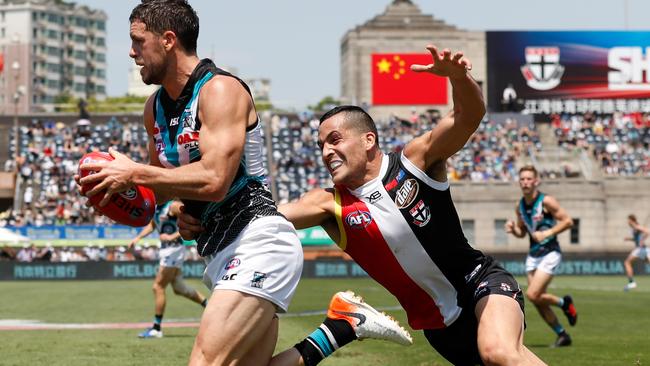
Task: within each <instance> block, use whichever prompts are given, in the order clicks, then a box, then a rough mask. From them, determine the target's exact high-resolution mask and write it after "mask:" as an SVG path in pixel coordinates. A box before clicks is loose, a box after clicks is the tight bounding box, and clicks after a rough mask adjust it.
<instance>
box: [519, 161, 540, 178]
mask: <svg viewBox="0 0 650 366" xmlns="http://www.w3.org/2000/svg"><path fill="white" fill-rule="evenodd" d="M522 172H533V175H535V178H537V177H538V176H539V174H538V173H537V169H535V166H534V165H531V164H528V165H524V166H522V167H521V169H519V174H521V173H522Z"/></svg>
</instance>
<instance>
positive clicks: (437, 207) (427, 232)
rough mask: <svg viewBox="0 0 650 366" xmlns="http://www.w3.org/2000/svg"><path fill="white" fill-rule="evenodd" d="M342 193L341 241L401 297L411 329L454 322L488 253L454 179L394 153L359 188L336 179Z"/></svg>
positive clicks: (339, 204)
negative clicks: (470, 234) (467, 228)
mask: <svg viewBox="0 0 650 366" xmlns="http://www.w3.org/2000/svg"><path fill="white" fill-rule="evenodd" d="M335 200H336V218H337V221H338V226H339V231H340V233H341V238H340V242H339V243H338V245H339V246H340V247H341V248H342V249H343V250H344V251H345V252H347V253H348V254H350V256H351V257H352V258H354V260H355V261H356V262H357V263H358V264H359V265H360V266H361V267H362V268H363V269H364V270H365V271H366V272H367V273H368V274H369V275H370V276H371V277H372V278H374V279H375V280H376V281H377V282H379V283H381V284H382V285H383V286H384V287H385V288H386V289H387V290H388V291H390V292H391V293H392V294H393V295H395V297H397V299H398V301H399V302H400V304H401V305H402V307H403V308H404V310H405V311H406V313H407V316H408V321H409V325H410V326H411V328H413V329H439V328H444V327H446V326H447V325H450V324H451V323H453V322H454V321H455V320H456V319H457V318H458V316H459V315H460V313H461V310H462V308H461V307H462V305H463V304H464V303H465V301H464V300H463V299H464V298H465V297H466V295H467V286H466V283H467V281H469V280H470V279H471V278H472V277H473V275H474V274H475V273H476V270H477V269H478V268H480V265H481V263H483V261H484V259H485V256H484V255H483V254H482V253H481V252H480V251H478V250H475V249H473V248H472V247H471V246H470V245H469V244H468V242H467V239H466V238H465V236H464V234H463V231H462V228H461V225H460V220H459V218H458V214H457V213H456V209H455V207H454V204H453V202H452V199H451V193H450V191H449V183H448V182H445V183H441V182H437V181H434V180H433V179H431V178H430V177H429V176H427V175H426V173H424V172H423V171H422V170H420V169H419V168H418V167H416V166H415V165H414V164H413V163H412V162H411V161H409V160H408V159H407V158H406V157H405V156H404V155H402V154H401V153H391V154H389V155H384V156H383V159H382V164H381V171H380V173H379V176H378V177H377V178H375V179H373V180H371V181H369V182H367V183H366V184H364V185H363V186H361V187H359V188H357V189H355V190H350V189H348V188H346V187H341V186H336V187H335ZM473 271H474V273H472V272H473ZM472 291H473V290H472Z"/></svg>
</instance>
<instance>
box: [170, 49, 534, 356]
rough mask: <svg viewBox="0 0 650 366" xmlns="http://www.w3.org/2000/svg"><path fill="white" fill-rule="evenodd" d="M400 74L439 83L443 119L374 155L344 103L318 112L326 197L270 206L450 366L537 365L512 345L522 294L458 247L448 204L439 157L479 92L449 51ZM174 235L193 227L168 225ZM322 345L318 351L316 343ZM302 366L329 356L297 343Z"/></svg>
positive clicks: (474, 119)
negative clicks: (312, 233) (368, 283)
mask: <svg viewBox="0 0 650 366" xmlns="http://www.w3.org/2000/svg"><path fill="white" fill-rule="evenodd" d="M427 48H428V50H429V51H430V52H431V54H432V56H433V63H432V64H430V65H413V66H412V70H414V71H418V72H430V73H433V74H436V75H439V76H443V77H448V78H449V80H450V82H451V85H452V88H453V91H452V95H453V100H454V111H453V112H451V113H450V114H449V115H447V116H446V117H445V118H443V119H442V120H441V121H440V122H439V123H438V125H437V126H435V127H434V128H433V130H432V131H430V132H427V133H425V134H423V135H422V136H419V137H417V138H415V139H413V140H412V141H410V142H409V143H408V144H407V145H406V146H405V147H404V150H403V151H402V152H400V153H391V154H383V153H382V151H381V150H380V148H379V144H378V136H377V127H376V126H375V123H374V121H373V120H372V118H371V117H370V116H369V115H368V114H367V113H366V112H365V111H364V110H363V109H361V108H359V107H356V106H341V107H337V108H334V109H333V110H331V111H329V112H327V113H326V114H325V115H324V116H323V117H322V118H321V123H320V126H319V129H318V144H319V146H320V148H321V150H322V157H323V163H324V164H325V166H326V168H327V169H328V170H329V172H330V174H331V176H332V180H333V182H334V185H335V186H334V188H330V189H314V190H311V191H309V192H307V193H306V194H305V195H304V196H303V197H302V198H301V199H300V200H299V201H297V202H293V203H289V204H286V205H281V206H280V207H279V210H280V212H282V213H283V214H284V215H285V216H286V217H287V218H288V219H289V220H290V221H291V222H293V224H294V225H295V226H296V227H297V228H307V227H311V226H317V225H321V226H322V227H323V228H324V229H325V230H326V231H327V232H328V234H329V235H330V237H331V238H332V239H333V240H334V241H335V242H336V243H337V244H338V245H339V247H341V248H342V249H343V250H344V251H345V252H346V253H348V254H349V255H350V256H351V257H352V258H353V259H354V260H355V261H356V262H357V263H358V264H359V265H360V266H361V267H362V268H363V269H364V270H365V271H366V272H367V273H368V274H369V275H370V276H371V277H372V278H373V279H375V280H376V281H377V282H379V283H380V284H382V285H383V286H384V287H385V288H386V289H387V290H388V291H390V292H391V293H392V294H393V295H394V296H395V297H396V298H397V299H398V300H399V302H400V304H401V305H402V307H403V308H404V310H406V313H407V316H408V320H409V324H410V325H411V328H413V329H418V330H424V335H425V336H426V338H427V340H428V341H429V343H430V344H431V345H432V346H433V347H434V348H435V349H436V350H437V351H438V352H439V353H440V354H441V355H442V356H443V357H445V358H446V359H447V360H449V361H450V362H452V363H453V364H456V365H475V364H486V365H541V364H544V363H543V362H542V361H541V360H540V359H539V358H537V356H535V355H534V354H533V353H532V352H531V351H530V350H529V349H528V348H526V347H525V346H524V345H523V333H524V312H523V306H524V303H523V295H522V293H521V290H520V288H519V285H518V284H517V282H516V281H515V279H514V278H513V277H512V275H510V273H508V272H506V271H505V270H504V269H503V268H502V267H501V266H499V265H498V264H497V263H496V262H495V261H494V260H493V259H492V258H491V257H488V256H486V255H484V254H483V253H481V252H480V251H478V250H475V249H473V248H472V247H471V246H470V245H469V243H468V242H467V239H466V238H465V236H464V234H463V231H462V228H461V224H460V220H459V217H458V214H457V213H456V209H455V208H454V204H453V201H452V198H451V193H450V186H449V181H448V180H447V166H446V160H447V158H449V157H450V156H452V155H453V154H455V153H456V152H457V151H458V150H460V149H461V148H462V147H463V145H465V143H466V142H467V140H468V139H469V137H470V136H471V135H472V134H473V133H474V131H475V130H476V128H477V127H478V125H479V123H480V122H481V120H482V118H483V116H484V114H485V105H484V103H483V97H482V94H481V90H480V87H479V86H478V84H477V83H476V82H475V81H474V79H473V78H472V77H471V76H470V75H469V73H468V71H467V70H468V69H469V68H470V67H469V63H468V61H467V60H465V59H463V54H462V53H460V52H458V53H455V54H453V55H452V53H451V52H450V51H449V50H444V51H442V52H441V53H438V50H437V49H436V48H435V47H434V46H428V47H427ZM179 227H180V229H181V234H182V235H183V236H184V237H192V236H193V235H196V232H200V231H201V227H200V222H199V220H196V219H193V218H192V217H190V216H189V215H186V214H182V215H181V216H180V217H179ZM325 346H327V345H325ZM295 347H296V349H298V350H299V351H300V353H301V354H302V355H303V359H304V360H305V364H306V365H307V366H312V365H315V364H317V363H318V362H319V361H320V360H321V359H322V358H323V356H327V355H328V354H329V353H330V352H329V350H328V348H327V347H323V346H322V345H321V344H315V343H314V342H310V341H309V340H305V341H303V342H301V343H299V344H297V345H296V346H295Z"/></svg>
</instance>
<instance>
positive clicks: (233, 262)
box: [224, 258, 241, 270]
mask: <svg viewBox="0 0 650 366" xmlns="http://www.w3.org/2000/svg"><path fill="white" fill-rule="evenodd" d="M240 264H241V260H240V259H239V258H232V259H231V260H229V261H228V264H226V267H225V268H224V269H226V270H228V269H233V268H235V267H239V265H240Z"/></svg>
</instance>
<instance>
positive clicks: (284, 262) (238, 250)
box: [203, 216, 303, 313]
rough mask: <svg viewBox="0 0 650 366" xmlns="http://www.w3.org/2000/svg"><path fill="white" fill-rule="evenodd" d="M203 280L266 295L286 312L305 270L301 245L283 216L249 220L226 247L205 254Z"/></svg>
mask: <svg viewBox="0 0 650 366" xmlns="http://www.w3.org/2000/svg"><path fill="white" fill-rule="evenodd" d="M204 259H205V262H206V268H205V273H204V274H203V282H204V283H205V284H206V286H208V288H210V289H211V290H235V291H239V292H244V293H247V294H251V295H255V296H257V297H261V298H263V299H266V300H268V301H270V302H272V303H273V304H275V305H276V307H277V308H278V312H282V313H283V312H286V311H287V308H288V307H289V303H290V302H291V298H292V297H293V294H294V293H295V291H296V287H297V286H298V281H299V280H300V275H301V274H302V260H303V255H302V246H301V244H300V240H299V239H298V235H297V234H296V230H295V228H294V227H293V225H292V224H291V223H290V222H289V221H287V220H286V219H285V218H284V217H282V216H267V217H262V218H259V219H256V220H254V221H253V222H251V223H249V224H248V225H247V226H246V227H245V228H244V230H242V232H241V233H240V234H239V236H237V238H236V239H235V240H234V241H233V242H232V243H231V244H230V245H229V246H227V247H226V248H225V249H223V250H222V251H220V252H218V253H215V254H213V255H210V256H206V257H205V258H204Z"/></svg>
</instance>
